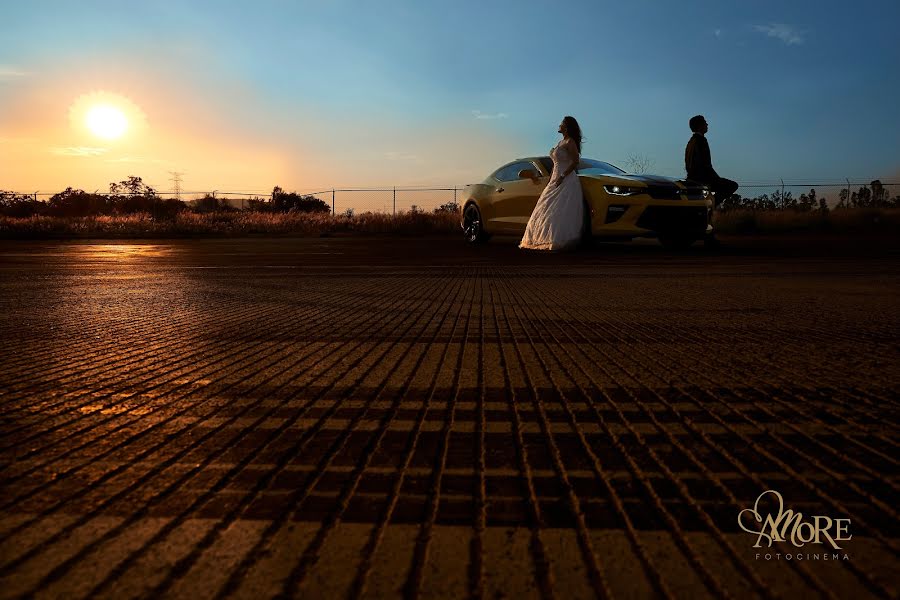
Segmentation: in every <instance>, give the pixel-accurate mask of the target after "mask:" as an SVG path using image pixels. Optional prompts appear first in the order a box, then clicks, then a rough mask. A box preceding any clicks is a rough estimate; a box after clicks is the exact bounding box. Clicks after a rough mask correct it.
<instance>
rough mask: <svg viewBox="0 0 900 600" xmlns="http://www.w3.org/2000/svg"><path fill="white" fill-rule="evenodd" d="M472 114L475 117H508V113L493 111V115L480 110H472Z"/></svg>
mask: <svg viewBox="0 0 900 600" xmlns="http://www.w3.org/2000/svg"><path fill="white" fill-rule="evenodd" d="M472 116H473V117H475V118H476V119H506V118H508V117H509V115H508V114H506V113H502V112H501V113H495V114H493V115H489V114H485V113H483V112H481V111H480V110H473V111H472Z"/></svg>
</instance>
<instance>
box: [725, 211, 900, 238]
mask: <svg viewBox="0 0 900 600" xmlns="http://www.w3.org/2000/svg"><path fill="white" fill-rule="evenodd" d="M714 224H715V227H716V229H717V230H718V231H719V232H720V233H728V234H753V233H802V232H815V233H846V234H864V233H900V209H898V208H841V209H835V210H832V211H829V212H826V213H822V212H819V211H809V212H800V211H793V210H746V209H736V210H730V211H727V212H721V213H718V214H717V215H716V217H715V220H714Z"/></svg>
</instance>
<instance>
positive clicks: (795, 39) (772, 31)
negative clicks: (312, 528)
mask: <svg viewBox="0 0 900 600" xmlns="http://www.w3.org/2000/svg"><path fill="white" fill-rule="evenodd" d="M753 30H754V31H757V32H759V33H764V34H765V35H767V36H769V37H773V38H778V39H779V40H781V41H782V42H784V43H785V44H787V45H788V46H799V45H800V44H802V43H803V42H805V41H806V38H805V37H804V33H803V32H802V31H800V30H799V29H797V28H796V27H794V26H792V25H785V24H784V23H771V24H769V25H754V26H753Z"/></svg>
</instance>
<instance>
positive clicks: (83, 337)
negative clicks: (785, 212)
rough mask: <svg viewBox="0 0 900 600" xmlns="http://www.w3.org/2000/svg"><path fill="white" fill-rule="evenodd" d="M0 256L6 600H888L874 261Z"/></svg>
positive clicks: (465, 252)
mask: <svg viewBox="0 0 900 600" xmlns="http://www.w3.org/2000/svg"><path fill="white" fill-rule="evenodd" d="M0 253H2V254H0V339H2V353H0V402H2V407H3V408H2V415H0V417H2V433H3V435H2V438H0V485H2V494H0V505H2V506H0V597H4V598H5V597H19V596H29V595H34V596H37V597H66V598H75V597H92V598H94V597H97V598H103V597H105V598H126V597H135V596H145V597H154V598H156V597H162V596H171V597H190V598H191V599H192V600H200V599H201V598H220V597H226V596H234V597H247V598H257V597H270V596H275V595H289V596H298V597H304V598H316V597H323V598H334V597H343V596H351V597H357V596H363V597H392V596H397V595H401V594H406V595H407V596H409V597H417V596H418V597H448V598H456V597H461V596H465V595H467V594H480V595H483V596H485V597H490V598H494V597H502V596H507V597H516V598H521V599H524V598H530V597H540V596H541V595H544V596H547V597H549V596H556V597H560V598H569V597H571V598H581V597H592V596H593V595H594V594H595V593H596V594H597V595H603V594H604V593H606V594H608V595H610V596H612V597H647V596H666V595H668V596H672V597H683V598H695V597H704V596H713V597H715V596H725V595H730V596H734V597H756V596H763V597H764V596H768V595H783V596H791V597H797V598H799V597H802V598H807V597H816V596H831V597H848V596H851V595H852V596H853V597H860V598H862V597H868V596H871V597H878V596H891V595H893V596H896V594H897V593H898V585H897V579H896V572H897V571H898V567H900V561H898V559H897V548H898V546H897V541H898V519H897V512H898V509H897V506H898V502H897V499H898V494H897V491H898V485H900V482H898V477H897V475H898V470H897V464H898V457H897V446H898V438H897V423H898V398H897V389H898V382H900V377H898V375H900V361H898V351H897V350H898V348H897V340H898V338H900V336H898V333H900V320H898V311H897V308H898V281H900V268H898V267H900V262H898V261H897V258H896V256H894V257H893V258H890V257H885V256H881V257H878V256H855V257H854V256H843V257H842V256H837V257H831V258H823V257H821V256H816V253H815V252H812V253H810V252H806V253H805V254H806V255H805V256H803V257H800V258H790V257H789V255H790V254H791V253H792V252H788V251H777V250H776V251H767V252H765V253H759V252H756V251H755V250H754V249H753V248H743V249H742V250H740V251H739V252H732V253H730V254H729V253H724V254H722V255H719V256H706V255H703V254H700V253H696V254H693V253H687V254H681V255H672V254H668V253H665V252H664V251H662V250H660V249H659V248H657V247H655V246H652V245H647V246H640V245H638V246H610V247H604V248H600V249H595V250H591V251H586V252H582V253H579V254H573V255H549V256H546V255H538V256H535V255H526V254H522V253H520V252H519V251H518V250H517V249H516V248H515V247H514V245H511V244H509V243H508V242H507V243H504V242H502V241H501V242H498V243H496V244H491V245H489V246H487V247H482V248H477V249H472V248H463V247H461V245H460V243H458V242H457V241H456V240H411V239H406V240H403V239H398V240H387V239H381V240H362V239H315V240H272V241H264V240H221V241H166V242H147V243H137V244H127V243H110V244H91V243H84V242H82V243H8V242H7V243H3V244H2V245H0ZM767 489H774V490H777V491H779V492H780V493H781V494H782V496H783V497H784V501H785V508H792V509H794V510H795V511H801V512H802V513H803V514H804V515H805V516H804V519H806V520H809V515H827V516H829V517H831V518H833V519H837V518H848V519H850V533H851V534H852V535H853V537H852V540H851V541H849V542H842V544H843V550H841V551H831V549H830V548H828V551H826V550H825V548H826V547H825V546H823V545H821V544H819V545H816V544H809V545H807V546H806V547H804V548H802V549H798V548H795V547H793V546H791V545H790V542H783V543H776V544H775V545H774V546H773V548H771V549H766V548H762V549H756V548H753V544H754V542H755V541H756V536H754V535H752V534H748V533H745V532H743V531H741V530H740V529H739V528H738V523H737V514H738V512H739V511H740V510H741V509H744V508H749V507H752V506H753V503H754V501H755V500H756V498H757V497H758V496H759V495H760V493H761V492H763V491H764V490H767ZM747 522H748V523H749V520H748V521H747ZM760 552H763V553H765V552H772V553H773V554H774V553H776V552H778V553H781V554H780V558H778V559H776V558H775V557H774V556H773V558H772V560H769V561H767V560H765V556H761V557H760V558H757V557H756V555H757V553H760ZM797 552H800V553H801V554H802V555H803V556H802V559H797V558H796V556H795V557H794V558H792V559H791V560H788V559H787V558H786V557H785V556H786V553H793V554H796V553H797ZM833 552H834V553H837V552H840V553H841V555H840V559H839V560H833V558H834V557H833ZM844 552H846V553H847V555H848V556H849V560H843V553H844ZM807 554H808V555H809V556H807ZM816 556H818V559H817V558H816ZM825 558H828V559H829V560H825Z"/></svg>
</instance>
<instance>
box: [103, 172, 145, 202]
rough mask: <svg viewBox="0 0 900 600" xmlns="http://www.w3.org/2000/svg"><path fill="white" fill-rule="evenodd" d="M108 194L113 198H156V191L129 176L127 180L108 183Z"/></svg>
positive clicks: (139, 179)
mask: <svg viewBox="0 0 900 600" xmlns="http://www.w3.org/2000/svg"><path fill="white" fill-rule="evenodd" d="M109 193H110V194H112V195H114V196H144V197H147V198H152V197H156V190H154V189H153V188H152V187H150V186H149V185H147V184H146V183H144V181H143V180H142V179H141V178H140V177H135V176H134V175H129V176H128V179H124V180H122V181H120V182H119V183H110V184H109Z"/></svg>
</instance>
